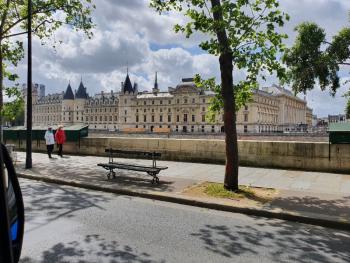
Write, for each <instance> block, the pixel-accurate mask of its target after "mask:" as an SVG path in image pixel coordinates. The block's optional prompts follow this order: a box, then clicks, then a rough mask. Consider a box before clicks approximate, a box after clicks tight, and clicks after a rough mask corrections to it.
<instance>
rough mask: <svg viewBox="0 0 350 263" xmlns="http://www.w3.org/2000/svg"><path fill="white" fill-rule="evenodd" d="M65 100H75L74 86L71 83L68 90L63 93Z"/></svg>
mask: <svg viewBox="0 0 350 263" xmlns="http://www.w3.org/2000/svg"><path fill="white" fill-rule="evenodd" d="M63 99H64V100H74V94H73V90H72V87H71V86H70V83H69V84H68V87H67V89H66V92H65V93H64V95H63Z"/></svg>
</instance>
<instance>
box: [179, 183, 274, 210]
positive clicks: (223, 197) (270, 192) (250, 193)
mask: <svg viewBox="0 0 350 263" xmlns="http://www.w3.org/2000/svg"><path fill="white" fill-rule="evenodd" d="M182 194H184V195H187V196H191V197H196V198H204V199H215V200H219V201H220V202H221V203H222V202H223V203H226V204H231V205H235V206H258V207H261V206H263V205H265V204H268V203H270V202H271V201H273V200H274V199H275V198H276V197H278V195H279V192H278V191H277V190H276V189H273V188H263V187H251V186H244V185H240V186H239V191H237V192H232V191H228V190H226V189H225V188H224V185H223V184H221V183H211V182H202V183H199V184H196V185H194V186H191V187H188V188H186V189H185V190H184V191H183V192H182Z"/></svg>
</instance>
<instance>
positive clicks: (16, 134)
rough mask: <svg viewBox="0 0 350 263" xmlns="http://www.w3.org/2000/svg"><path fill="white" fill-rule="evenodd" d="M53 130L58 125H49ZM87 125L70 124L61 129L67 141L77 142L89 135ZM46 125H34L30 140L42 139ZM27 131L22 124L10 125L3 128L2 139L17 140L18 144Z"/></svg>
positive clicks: (23, 139) (38, 140) (24, 137)
mask: <svg viewBox="0 0 350 263" xmlns="http://www.w3.org/2000/svg"><path fill="white" fill-rule="evenodd" d="M51 127H52V129H53V131H54V132H56V130H57V128H58V126H51ZM88 127H89V126H88V125H71V126H65V127H64V128H63V130H64V131H65V133H66V138H67V141H70V142H78V143H79V144H80V139H81V138H83V137H87V136H88V135H89V130H88ZM46 130H47V127H39V126H35V127H33V128H32V141H37V142H40V141H44V140H45V138H44V135H45V132H46ZM26 136H27V131H26V128H25V127H23V126H18V127H12V128H9V129H6V130H4V141H5V143H6V141H18V143H19V144H21V143H22V141H25V140H26Z"/></svg>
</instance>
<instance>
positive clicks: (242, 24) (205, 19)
mask: <svg viewBox="0 0 350 263" xmlns="http://www.w3.org/2000/svg"><path fill="white" fill-rule="evenodd" d="M220 3H221V6H216V7H215V8H216V9H217V10H219V9H221V10H220V11H221V12H222V14H223V19H222V21H217V20H215V19H214V17H213V12H214V11H215V10H216V9H214V8H212V6H213V5H212V4H213V0H212V1H208V0H152V1H151V7H153V8H155V9H156V10H157V11H158V12H160V13H162V12H163V13H168V12H170V11H175V12H178V13H181V14H183V15H184V16H185V17H186V22H184V23H183V24H177V25H175V26H174V29H175V32H182V33H184V34H185V35H186V37H190V36H191V35H192V34H193V33H195V32H200V33H203V34H204V36H205V37H204V39H203V40H202V41H201V42H200V44H199V46H200V47H201V48H202V49H203V50H204V51H207V52H208V53H209V54H212V55H215V56H220V55H221V54H223V53H225V52H228V53H231V54H232V57H233V61H232V62H233V66H234V69H235V70H244V71H245V73H246V76H245V79H243V80H241V81H239V82H237V84H236V85H234V86H233V87H232V88H233V89H234V94H235V103H236V105H237V107H236V109H237V110H238V109H239V108H240V107H241V106H242V105H244V104H245V103H246V102H247V101H248V99H249V98H250V96H251V93H252V89H253V88H257V87H258V80H259V78H262V79H265V74H266V73H269V74H272V73H274V72H276V73H277V76H278V77H282V76H283V75H284V69H283V68H282V67H281V65H280V63H279V62H278V60H277V56H278V54H280V52H282V51H284V44H283V39H284V38H287V35H285V34H281V33H279V32H277V30H276V29H277V28H279V27H282V26H283V25H284V22H285V20H288V19H289V16H288V15H287V14H286V13H284V12H281V11H280V10H279V9H278V7H279V3H278V0H236V1H231V0H221V1H220ZM223 28H224V29H225V31H226V34H227V36H228V41H229V45H228V47H223V46H220V45H219V41H218V38H217V35H216V33H217V31H218V29H223ZM196 82H197V84H198V86H199V87H201V88H207V89H211V90H213V91H215V94H216V96H215V98H214V100H213V101H212V104H211V108H210V109H211V111H212V112H219V111H220V110H221V109H222V108H223V98H222V94H221V87H220V86H219V85H216V84H215V83H216V82H215V78H211V79H208V80H202V79H201V78H200V76H199V75H197V76H196Z"/></svg>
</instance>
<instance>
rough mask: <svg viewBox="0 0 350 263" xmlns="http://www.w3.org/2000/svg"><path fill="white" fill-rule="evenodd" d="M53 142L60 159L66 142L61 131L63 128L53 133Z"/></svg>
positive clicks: (64, 134) (64, 135)
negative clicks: (55, 144)
mask: <svg viewBox="0 0 350 263" xmlns="http://www.w3.org/2000/svg"><path fill="white" fill-rule="evenodd" d="M55 141H56V143H57V146H58V155H59V156H61V157H62V149H63V144H64V143H65V142H66V133H65V132H64V130H63V126H62V125H61V126H59V127H58V129H57V131H56V133H55Z"/></svg>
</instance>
